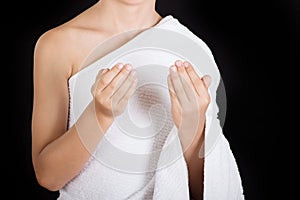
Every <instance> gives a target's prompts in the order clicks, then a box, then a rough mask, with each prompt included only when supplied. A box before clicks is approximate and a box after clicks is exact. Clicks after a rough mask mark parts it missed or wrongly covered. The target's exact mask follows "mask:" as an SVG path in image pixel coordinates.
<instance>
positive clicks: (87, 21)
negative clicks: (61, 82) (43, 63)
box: [35, 6, 107, 77]
mask: <svg viewBox="0 0 300 200" xmlns="http://www.w3.org/2000/svg"><path fill="white" fill-rule="evenodd" d="M94 16H95V8H94V6H92V7H90V8H88V9H87V10H85V11H83V12H82V13H80V14H79V15H77V16H75V17H74V18H73V19H71V20H70V21H67V22H65V23H64V24H62V25H60V26H57V27H55V28H53V29H51V30H48V31H47V32H45V33H44V34H42V35H41V36H40V37H39V39H38V40H37V42H36V46H35V58H37V59H39V58H44V59H43V60H45V59H46V60H48V61H49V60H50V61H51V60H52V61H53V62H55V64H56V65H57V64H58V65H60V67H66V69H64V70H66V71H68V73H69V75H68V76H69V77H70V76H72V74H74V73H76V71H79V70H80V68H81V63H82V62H83V60H85V58H86V57H87V56H88V54H89V53H90V51H91V50H92V49H93V48H94V47H95V46H96V45H97V44H99V43H100V42H101V41H103V40H104V39H105V37H107V36H106V34H105V33H104V31H102V30H101V29H100V28H98V26H97V23H95V17H94ZM52 66H53V65H52Z"/></svg>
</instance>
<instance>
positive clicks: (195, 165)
mask: <svg viewBox="0 0 300 200" xmlns="http://www.w3.org/2000/svg"><path fill="white" fill-rule="evenodd" d="M200 148H201V146H200V145H198V146H197V147H195V149H193V150H192V151H193V152H194V153H193V154H191V155H190V157H189V159H188V160H187V165H188V172H189V187H190V194H191V197H192V198H193V199H195V200H200V199H203V180H204V157H203V156H201V157H199V151H200Z"/></svg>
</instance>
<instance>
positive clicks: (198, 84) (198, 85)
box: [184, 62, 207, 96]
mask: <svg viewBox="0 0 300 200" xmlns="http://www.w3.org/2000/svg"><path fill="white" fill-rule="evenodd" d="M184 66H185V70H186V71H187V73H188V75H189V77H190V78H191V80H192V83H193V85H194V87H195V89H196V92H197V93H198V95H199V96H200V95H202V94H203V92H204V91H205V90H207V89H206V86H205V85H204V82H203V81H202V80H201V78H200V77H199V76H198V74H197V72H196V71H195V70H194V68H193V67H192V65H191V64H190V63H188V62H184Z"/></svg>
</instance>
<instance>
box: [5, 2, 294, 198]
mask: <svg viewBox="0 0 300 200" xmlns="http://www.w3.org/2000/svg"><path fill="white" fill-rule="evenodd" d="M95 2H96V0H81V1H80V0H52V1H47V0H43V1H22V2H18V3H14V2H12V5H9V6H6V7H5V8H7V9H8V10H7V11H8V13H10V14H8V15H7V14H6V15H5V16H3V17H2V22H3V23H2V24H1V26H2V30H3V31H2V32H3V33H4V34H5V36H4V37H3V42H4V43H7V44H8V47H7V48H6V49H5V50H6V52H8V55H7V56H5V57H4V59H3V60H4V61H9V62H8V63H9V65H5V66H3V67H4V68H5V69H8V76H7V77H6V75H3V74H2V75H3V79H2V80H4V78H8V79H9V81H8V82H5V83H4V84H3V86H4V87H3V88H4V91H5V90H6V89H8V91H7V94H9V95H10V98H7V99H4V100H8V101H9V102H8V103H12V105H11V106H10V107H8V108H9V109H10V112H9V114H8V119H9V120H8V123H7V124H5V126H6V127H9V129H8V130H9V131H8V132H5V135H9V136H10V137H9V139H8V140H4V141H5V142H4V146H5V147H6V145H8V147H9V148H5V149H6V152H5V153H4V154H5V156H4V162H3V163H4V164H3V166H4V167H5V168H4V171H3V173H5V175H7V176H8V179H7V180H8V181H7V182H5V183H6V185H7V186H8V187H9V188H14V189H13V190H12V191H13V192H8V190H7V191H6V190H5V191H3V193H6V192H7V194H8V195H10V197H11V198H10V199H19V198H20V197H22V199H45V200H47V199H56V197H57V195H58V193H57V192H50V191H47V190H46V189H43V188H42V187H40V186H39V185H38V184H37V182H36V180H35V176H34V172H33V168H32V163H31V132H30V131H31V109H32V96H33V93H32V87H33V85H32V64H33V63H32V61H33V60H32V59H33V50H34V45H35V42H36V40H37V39H38V38H39V36H40V35H41V34H42V33H44V32H45V31H47V30H49V29H51V28H53V27H55V26H57V25H60V24H61V23H63V22H66V21H67V20H69V19H71V18H72V17H74V16H75V15H77V14H79V13H80V12H82V11H83V10H85V9H86V8H88V7H89V6H91V5H92V4H94V3H95ZM5 8H3V9H4V10H5ZM157 10H158V11H159V12H160V13H161V14H162V15H163V16H165V15H168V14H171V15H173V16H174V17H176V18H178V19H179V21H180V22H181V23H183V24H184V25H186V26H187V27H189V28H190V30H192V31H193V32H194V33H195V34H196V35H198V36H199V37H200V38H202V39H203V40H204V41H205V42H206V43H207V45H208V46H209V47H210V48H211V50H212V52H213V54H214V56H215V60H216V62H217V64H218V66H219V69H220V72H221V75H222V78H223V81H224V83H225V88H226V94H227V104H228V105H227V118H226V122H225V126H224V134H225V136H226V137H227V139H228V140H229V142H230V144H231V148H232V151H233V153H234V155H235V157H236V160H237V163H238V166H239V169H240V173H241V177H242V180H243V186H244V191H245V195H246V199H248V200H258V199H274V198H276V199H277V198H279V199H280V198H282V197H285V198H284V199H292V192H293V190H292V187H290V184H289V183H283V182H282V181H283V180H285V177H286V176H287V173H288V172H287V171H286V170H289V167H288V169H286V168H282V166H283V165H282V163H287V164H289V163H290V161H289V159H287V157H286V155H284V153H283V150H284V148H283V145H282V143H283V142H284V141H285V140H283V138H284V137H283V134H287V130H286V128H287V127H288V124H286V123H285V122H284V121H282V120H281V119H280V115H282V113H283V112H282V111H284V109H285V108H286V107H287V106H288V104H286V101H284V99H286V98H289V97H288V93H287V88H289V86H290V84H291V78H290V77H291V76H292V73H291V72H292V70H293V69H294V68H297V67H299V64H297V62H296V61H297V59H298V58H299V36H300V26H299V24H300V2H299V1H298V0H273V1H262V0H252V1H241V0H239V1H238V0H223V1H221V0H219V1H218V0H185V1H184V0H157ZM7 21H8V23H4V22H7ZM7 38H8V39H7ZM4 55H5V54H4ZM297 56H298V58H297ZM282 97H283V98H282ZM5 105H6V104H5ZM7 105H9V104H7ZM6 141H8V142H6ZM288 150H291V149H288ZM286 189H288V190H286Z"/></svg>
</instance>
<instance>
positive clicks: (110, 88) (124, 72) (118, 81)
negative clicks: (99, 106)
mask: <svg viewBox="0 0 300 200" xmlns="http://www.w3.org/2000/svg"><path fill="white" fill-rule="evenodd" d="M131 70H132V66H131V65H129V64H126V65H124V67H123V68H122V69H121V71H120V72H119V73H118V74H116V76H115V77H113V79H112V80H111V82H110V83H109V84H108V85H107V86H106V87H105V88H104V89H103V90H102V94H103V95H105V96H107V97H109V98H111V97H112V95H113V94H114V93H115V91H116V90H117V89H118V88H119V87H120V86H121V85H122V83H123V82H124V80H125V79H126V77H127V76H128V75H129V73H130V71H131ZM103 78H104V77H103Z"/></svg>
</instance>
